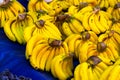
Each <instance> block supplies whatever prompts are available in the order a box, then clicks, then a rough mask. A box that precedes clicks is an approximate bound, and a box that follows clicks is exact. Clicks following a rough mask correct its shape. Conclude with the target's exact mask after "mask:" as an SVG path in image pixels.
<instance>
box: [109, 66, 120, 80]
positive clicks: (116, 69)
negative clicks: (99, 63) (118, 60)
mask: <svg viewBox="0 0 120 80" xmlns="http://www.w3.org/2000/svg"><path fill="white" fill-rule="evenodd" d="M119 73H120V65H115V66H114V67H113V69H112V70H111V72H110V74H109V76H108V80H117V79H118V75H119Z"/></svg>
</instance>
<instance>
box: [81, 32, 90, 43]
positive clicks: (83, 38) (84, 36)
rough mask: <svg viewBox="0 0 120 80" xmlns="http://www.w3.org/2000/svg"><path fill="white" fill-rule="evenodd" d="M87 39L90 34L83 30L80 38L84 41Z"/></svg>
mask: <svg viewBox="0 0 120 80" xmlns="http://www.w3.org/2000/svg"><path fill="white" fill-rule="evenodd" d="M88 39H90V34H89V33H88V32H84V33H83V34H82V40H84V41H86V40H88Z"/></svg>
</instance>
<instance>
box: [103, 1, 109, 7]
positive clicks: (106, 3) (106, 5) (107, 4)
mask: <svg viewBox="0 0 120 80" xmlns="http://www.w3.org/2000/svg"><path fill="white" fill-rule="evenodd" d="M104 2H105V5H104V6H105V8H106V9H108V7H109V2H108V0H104Z"/></svg>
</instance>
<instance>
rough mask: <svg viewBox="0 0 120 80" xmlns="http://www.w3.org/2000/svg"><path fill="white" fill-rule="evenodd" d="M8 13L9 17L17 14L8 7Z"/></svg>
mask: <svg viewBox="0 0 120 80" xmlns="http://www.w3.org/2000/svg"><path fill="white" fill-rule="evenodd" d="M6 13H7V15H8V17H9V18H12V17H15V16H16V15H15V14H14V12H12V11H11V10H10V8H9V7H8V8H7V10H6Z"/></svg>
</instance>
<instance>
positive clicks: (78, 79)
mask: <svg viewBox="0 0 120 80" xmlns="http://www.w3.org/2000/svg"><path fill="white" fill-rule="evenodd" d="M80 68H81V65H80V64H78V65H77V66H76V67H75V70H74V80H81V77H80Z"/></svg>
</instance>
